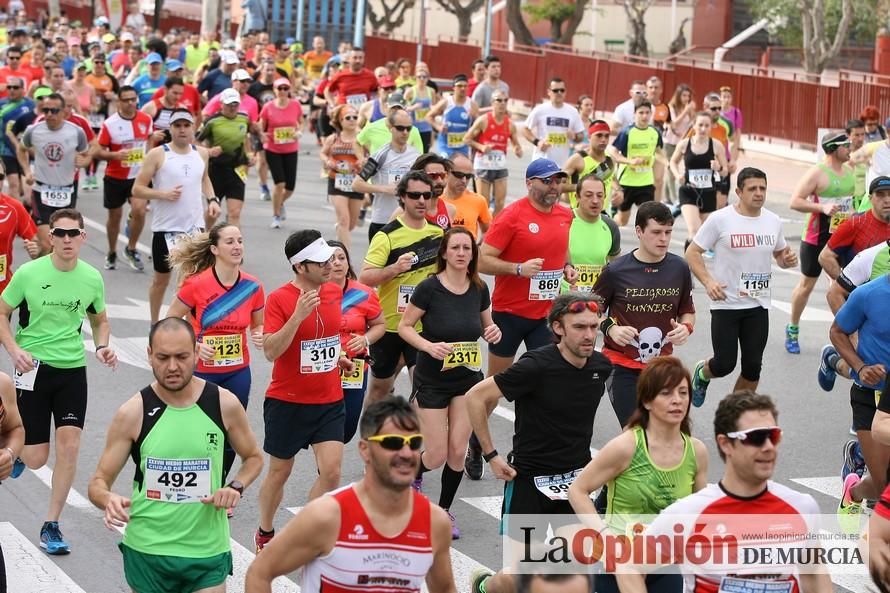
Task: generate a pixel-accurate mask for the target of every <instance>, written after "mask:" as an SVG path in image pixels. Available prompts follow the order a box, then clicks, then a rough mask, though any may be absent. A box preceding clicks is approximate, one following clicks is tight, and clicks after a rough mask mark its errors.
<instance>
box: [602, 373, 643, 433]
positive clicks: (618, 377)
mask: <svg viewBox="0 0 890 593" xmlns="http://www.w3.org/2000/svg"><path fill="white" fill-rule="evenodd" d="M641 372H642V371H641V370H640V369H629V368H627V367H623V366H619V365H617V364H616V365H615V367H614V370H613V371H612V389H611V390H610V391H609V399H610V400H612V409H613V410H615V416H616V417H617V418H618V424H619V425H620V426H621V428H624V426H625V425H626V424H627V421H628V420H630V416H631V414H633V413H634V410H636V409H637V380H639V378H640V373H641Z"/></svg>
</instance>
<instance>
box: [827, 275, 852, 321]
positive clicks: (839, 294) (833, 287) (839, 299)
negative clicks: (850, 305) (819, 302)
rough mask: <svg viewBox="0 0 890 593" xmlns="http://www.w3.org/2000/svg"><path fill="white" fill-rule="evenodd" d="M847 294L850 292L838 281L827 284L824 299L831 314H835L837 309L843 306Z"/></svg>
mask: <svg viewBox="0 0 890 593" xmlns="http://www.w3.org/2000/svg"><path fill="white" fill-rule="evenodd" d="M835 278H836V277H835ZM849 296H850V293H849V292H847V290H846V289H845V288H844V287H843V286H841V285H840V282H832V283H831V284H830V285H829V286H828V292H827V293H826V294H825V300H826V301H828V308H829V309H831V312H832V314H834V315H837V312H838V310H840V308H841V307H843V306H844V303H846V302H847V297H849Z"/></svg>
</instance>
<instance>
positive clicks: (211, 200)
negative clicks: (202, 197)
mask: <svg viewBox="0 0 890 593" xmlns="http://www.w3.org/2000/svg"><path fill="white" fill-rule="evenodd" d="M211 202H216V203H217V204H219V203H220V201H219V198H217V197H216V196H213V197H212V198H207V204H210V203H211Z"/></svg>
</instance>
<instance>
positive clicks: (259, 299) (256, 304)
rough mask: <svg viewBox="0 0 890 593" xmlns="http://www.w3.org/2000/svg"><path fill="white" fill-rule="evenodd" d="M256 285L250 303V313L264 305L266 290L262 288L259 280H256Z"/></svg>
mask: <svg viewBox="0 0 890 593" xmlns="http://www.w3.org/2000/svg"><path fill="white" fill-rule="evenodd" d="M257 286H258V288H257V291H256V292H255V293H253V300H252V301H251V303H250V312H251V313H255V312H257V311H259V310H261V309H263V307H265V306H266V291H265V290H263V285H262V284H260V283H259V282H257ZM264 323H265V322H264Z"/></svg>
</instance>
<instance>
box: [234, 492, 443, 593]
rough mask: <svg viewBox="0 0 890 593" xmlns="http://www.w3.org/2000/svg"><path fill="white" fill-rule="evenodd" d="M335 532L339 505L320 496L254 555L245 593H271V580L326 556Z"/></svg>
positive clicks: (338, 518)
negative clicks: (260, 552) (261, 551)
mask: <svg viewBox="0 0 890 593" xmlns="http://www.w3.org/2000/svg"><path fill="white" fill-rule="evenodd" d="M339 530H340V505H339V504H338V503H337V501H336V499H334V497H332V496H322V497H321V498H316V499H315V500H313V501H312V502H310V503H309V504H307V505H306V506H305V507H304V508H303V510H302V511H300V512H299V513H298V514H297V516H296V517H294V518H293V519H291V520H290V521H289V522H288V524H287V525H285V527H284V529H282V530H281V532H280V533H278V534H276V535H275V537H274V538H273V539H272V541H270V542H269V543H268V544H266V546H265V547H264V548H263V553H262V554H258V555H257V557H256V558H255V559H254V561H253V563H252V564H251V565H250V568H248V569H247V577H246V579H245V582H244V591H245V593H271V592H272V580H273V579H275V578H277V577H280V576H283V575H286V574H288V573H291V572H293V571H295V570H297V569H299V568H302V567H303V566H306V565H307V564H308V563H309V562H310V561H312V560H314V559H315V558H318V557H319V556H323V555H325V554H327V553H328V552H330V551H331V550H332V549H333V548H334V544H335V542H336V541H337V533H338V532H339ZM310 534H311V535H310ZM450 536H451V534H450V527H449V538H450ZM449 544H450V542H449Z"/></svg>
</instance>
